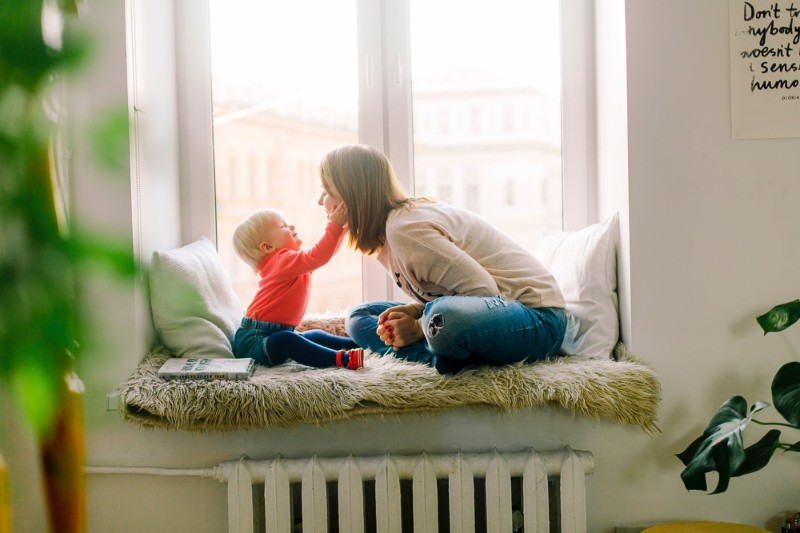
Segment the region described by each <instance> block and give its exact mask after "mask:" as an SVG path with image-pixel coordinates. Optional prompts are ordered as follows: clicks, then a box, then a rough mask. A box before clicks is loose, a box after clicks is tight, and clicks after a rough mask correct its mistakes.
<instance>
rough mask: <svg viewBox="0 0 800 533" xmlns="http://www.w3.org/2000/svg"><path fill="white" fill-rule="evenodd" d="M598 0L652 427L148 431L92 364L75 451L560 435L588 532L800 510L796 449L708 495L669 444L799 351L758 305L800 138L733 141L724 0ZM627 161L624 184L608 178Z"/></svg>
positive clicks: (119, 493)
mask: <svg viewBox="0 0 800 533" xmlns="http://www.w3.org/2000/svg"><path fill="white" fill-rule="evenodd" d="M597 3H598V6H597V13H598V20H599V26H598V29H597V37H598V39H599V40H600V44H601V46H600V47H599V48H598V57H597V67H598V71H599V75H598V87H599V94H600V98H601V101H600V107H599V109H598V117H597V120H598V132H599V133H600V135H598V138H599V142H598V152H599V155H598V172H599V173H600V177H601V184H602V191H601V201H600V206H599V209H600V211H601V217H602V216H603V215H604V214H607V213H609V212H611V211H614V210H620V211H621V212H622V213H623V217H622V220H623V241H624V242H623V254H622V256H623V257H624V258H629V264H628V265H625V268H624V271H627V272H630V276H629V279H627V280H624V284H623V286H624V290H625V291H626V293H627V294H626V296H625V302H626V303H625V304H624V305H625V306H627V307H628V310H629V312H630V320H629V322H628V323H626V325H625V329H624V332H625V335H626V340H628V342H629V343H630V348H631V349H632V351H633V352H634V353H637V354H639V355H640V357H642V358H644V359H645V360H647V361H649V362H650V363H651V364H652V365H653V366H654V367H655V368H656V369H657V371H658V372H659V374H660V375H661V377H662V379H663V386H664V391H663V395H664V398H663V407H662V410H661V425H662V428H663V430H664V431H663V433H662V434H660V435H657V436H652V437H651V436H648V435H645V434H643V433H642V432H641V431H639V430H638V429H636V428H629V427H623V426H620V425H617V424H612V423H610V422H605V421H592V420H587V419H584V418H581V417H577V418H574V419H573V418H572V417H571V415H570V414H568V413H565V412H562V411H560V410H535V411H521V412H514V413H508V414H498V413H495V412H492V411H486V410H478V409H458V410H453V411H449V412H445V413H439V414H434V415H408V416H402V417H385V418H376V419H367V420H354V421H348V422H343V423H337V424H330V425H326V426H323V427H299V428H289V429H282V430H275V431H252V432H232V433H224V434H204V435H200V434H193V433H187V432H179V431H152V430H144V429H140V428H138V427H136V426H132V425H130V424H127V423H123V422H122V421H121V420H120V419H119V416H118V415H117V414H116V413H113V412H105V411H104V404H103V402H102V397H103V395H104V393H105V389H104V387H105V381H104V380H100V381H99V384H98V383H95V382H92V383H89V385H90V394H89V396H88V397H87V416H88V420H89V423H90V428H89V457H88V462H89V463H90V464H92V465H96V466H99V465H143V466H166V467H202V466H210V465H213V464H215V463H217V462H219V461H223V460H228V459H233V458H236V457H238V456H239V455H240V454H242V453H245V454H247V455H249V456H250V457H253V458H256V459H259V458H267V457H270V456H274V455H275V454H277V453H281V454H283V455H286V456H289V457H294V456H302V455H308V454H310V453H312V452H318V453H320V454H323V455H324V454H339V453H342V452H343V451H353V452H356V453H381V452H383V451H386V450H390V451H394V452H401V453H402V452H408V451H412V450H419V449H423V448H424V449H427V450H428V451H431V452H438V451H452V450H454V449H456V448H458V447H462V448H464V449H467V450H479V449H485V448H491V447H495V446H497V447H498V448H503V449H518V448H522V447H525V446H531V445H532V446H535V447H538V448H541V449H552V448H557V447H559V446H561V445H563V444H566V443H568V444H570V445H571V446H573V447H574V448H577V449H586V450H591V451H593V452H594V454H595V473H594V475H593V476H591V477H590V478H589V482H588V498H587V499H588V506H589V509H588V511H589V523H590V531H592V532H610V531H613V529H612V528H613V527H614V526H616V525H633V524H649V523H652V522H655V521H658V520H667V519H676V518H693V519H707V520H728V521H740V522H746V523H750V524H754V525H760V526H766V525H769V526H770V527H771V528H772V529H773V530H777V529H778V527H777V520H778V519H777V516H778V515H779V514H780V513H783V512H786V511H790V510H797V509H798V507H799V506H800V502H798V501H797V499H796V493H797V491H796V488H797V481H796V480H797V479H798V474H800V465H799V464H798V461H797V458H795V457H792V456H780V455H779V456H778V457H776V458H775V459H773V462H774V463H775V464H772V465H770V466H768V467H767V469H766V470H765V471H763V472H760V473H757V474H755V475H751V476H748V477H745V478H741V479H736V480H734V482H733V483H732V485H731V488H730V489H729V490H728V492H727V493H725V494H723V495H717V496H708V495H704V494H701V493H687V492H686V491H685V489H684V488H683V485H682V483H681V481H680V479H679V477H678V475H679V472H680V470H681V465H680V462H679V461H678V460H677V459H676V458H675V457H674V456H673V455H674V454H675V453H677V452H679V451H681V450H682V449H683V448H684V447H685V446H686V445H687V444H688V443H689V442H690V441H691V440H692V439H693V438H694V437H695V436H696V435H697V434H699V433H700V432H701V431H702V429H703V427H704V425H705V423H706V422H707V420H708V418H709V417H710V415H711V414H712V412H713V411H714V410H715V409H716V407H717V406H718V405H719V404H720V403H722V401H724V400H725V399H727V398H728V397H729V396H731V395H733V394H735V393H741V394H743V395H744V396H745V397H746V398H747V399H748V400H749V401H751V402H752V401H755V400H756V399H769V390H768V388H769V382H770V380H771V377H772V374H773V373H774V371H775V370H776V369H777V368H778V367H779V366H780V365H781V364H782V363H783V362H785V361H788V360H790V359H793V358H797V356H798V347H799V346H800V345H799V344H798V343H799V342H800V329H798V330H794V331H793V330H790V331H789V332H785V333H783V334H778V335H770V336H767V337H763V336H762V335H761V334H760V333H759V330H758V329H757V326H756V324H755V322H754V320H753V317H754V316H756V315H757V314H759V313H760V312H763V311H764V310H766V309H768V308H769V307H770V306H771V305H773V304H775V303H778V302H781V301H785V300H789V299H793V298H795V297H796V296H797V294H796V290H797V282H796V273H795V270H796V265H797V264H798V261H799V260H800V250H799V249H798V246H797V242H800V240H799V239H798V237H800V236H799V235H798V231H800V230H798V224H797V223H796V222H795V220H794V218H793V216H794V215H795V213H796V208H795V204H796V201H797V199H798V198H800V179H797V172H796V170H795V155H794V154H796V153H798V151H800V141H798V139H787V140H752V141H732V140H731V139H730V125H729V124H730V109H729V106H730V101H729V87H728V76H729V73H728V67H727V65H728V40H727V25H728V14H727V4H728V2H727V0H705V1H703V2H697V1H696V0H669V1H667V0H660V1H656V0H629V1H627V2H624V0H598V2H597ZM117 15H118V12H117V13H116V14H115V16H117ZM620 33H622V34H620ZM623 37H624V39H623ZM623 51H627V58H625V57H624V55H625V54H623V53H622V52H623ZM625 66H627V83H626V80H625V76H624V68H625ZM115 72H116V71H115ZM115 75H119V74H118V73H117V74H115ZM615 89H618V90H615ZM626 101H627V113H625V105H624V104H625V102H626ZM620 143H621V144H620ZM626 171H627V172H628V176H629V181H628V187H627V189H626V188H624V187H620V186H619V183H620V181H619V180H618V179H617V178H618V177H619V176H621V175H624V173H625V172H626ZM611 185H613V186H611ZM126 194H128V195H129V194H130V192H127V193H125V192H123V191H117V192H116V193H115V192H111V193H108V192H107V191H106V192H104V195H105V196H104V197H103V198H101V197H99V196H98V195H97V193H95V192H93V191H91V190H89V189H82V192H81V197H82V198H81V199H79V205H85V206H87V207H86V209H89V210H91V211H94V209H93V208H92V209H90V207H89V206H90V205H94V204H97V203H100V202H101V201H103V202H104V201H108V198H107V197H111V198H116V200H115V201H122V202H123V203H124V197H125V195H126ZM129 200H130V199H129ZM115 205H118V204H115ZM125 213H126V212H125V211H124V210H120V213H119V216H120V220H121V219H123V218H124V219H126V220H127V218H128V217H129V215H127V214H125ZM626 221H627V223H626ZM628 235H629V239H628V238H627V236H628ZM783 265H786V266H783ZM115 298H116V299H115V300H109V298H105V297H98V304H103V305H104V306H105V308H106V309H108V308H118V309H120V312H118V313H116V314H112V315H111V316H112V319H111V320H112V321H115V322H116V323H117V324H116V327H115V329H114V331H118V332H120V333H123V332H125V331H126V330H125V328H126V327H128V326H129V324H128V322H127V321H128V320H129V317H130V315H131V313H132V312H133V311H129V310H130V309H133V308H134V307H135V306H134V303H133V302H134V299H133V297H132V296H130V295H126V294H123V295H120V296H118V297H115ZM121 339H122V341H123V342H120V343H119V345H118V346H116V351H115V350H114V349H110V350H108V351H107V352H105V353H104V354H103V355H104V357H105V358H107V360H109V361H114V360H122V361H124V364H118V365H116V367H115V372H117V373H123V372H125V371H126V368H125V367H126V366H127V364H128V361H129V360H130V358H131V357H132V355H131V350H132V348H131V347H130V346H128V345H125V344H123V343H124V342H126V341H127V338H126V336H125V335H122V336H121ZM763 418H770V417H769V415H765V416H764V417H763ZM792 438H794V440H797V439H796V437H795V436H790V437H788V439H787V440H791V439H792ZM14 442H16V443H17V447H16V450H14V449H12V452H11V454H10V460H9V463H10V467H11V468H12V470H14V469H15V468H16V473H15V472H13V471H12V474H13V475H14V476H15V478H14V480H13V481H14V482H15V484H16V486H19V487H23V488H22V489H21V490H22V491H23V492H24V493H25V494H26V499H25V501H21V499H20V497H15V500H14V504H15V506H16V507H15V520H16V522H17V524H25V525H28V524H31V523H34V522H35V516H36V515H35V513H37V512H38V510H39V509H40V507H37V504H36V503H35V502H31V501H28V499H29V497H30V496H31V495H33V494H35V490H33V489H32V488H31V487H32V486H35V480H33V481H31V476H30V475H27V476H26V472H25V471H20V469H21V468H22V466H26V465H27V463H26V462H25V461H24V460H23V458H24V457H29V456H30V454H29V449H27V448H26V446H29V444H26V442H25V439H24V436H22V437H17V438H16V440H15V441H14ZM15 454H16V455H15ZM15 457H19V458H20V460H19V461H16V460H15ZM15 463H16V465H17V466H15ZM712 483H713V480H712ZM89 497H90V529H89V530H90V531H92V532H105V531H120V532H125V531H131V532H139V531H148V532H159V531H164V532H167V531H196V532H218V531H221V530H223V529H224V527H225V524H226V516H225V511H224V505H225V490H224V487H223V486H222V485H219V484H217V483H216V482H214V481H211V480H192V479H167V478H145V477H137V476H123V477H113V476H91V477H90V479H89ZM178 498H180V501H181V506H180V508H181V512H180V514H175V513H174V512H173V511H172V510H170V511H167V510H166V507H167V506H166V505H165V504H167V503H169V504H170V509H174V504H175V502H176V501H177V500H178ZM17 530H19V531H28V530H37V529H36V528H33V529H30V528H28V527H23V526H20V527H17Z"/></svg>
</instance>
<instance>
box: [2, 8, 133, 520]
mask: <svg viewBox="0 0 800 533" xmlns="http://www.w3.org/2000/svg"><path fill="white" fill-rule="evenodd" d="M75 13H77V6H76V4H75V1H74V0H72V1H69V0H58V2H56V1H52V2H47V1H46V2H42V1H41V0H38V1H37V0H15V1H12V2H0V346H2V349H0V385H3V386H4V387H5V388H7V390H8V391H9V392H10V396H11V399H12V403H13V404H14V406H15V407H17V408H19V410H20V411H21V412H22V413H23V414H24V415H25V416H24V418H25V419H26V420H27V421H28V422H29V423H30V425H31V427H32V429H33V432H34V434H35V436H36V439H37V442H38V445H39V455H40V459H41V462H42V472H43V475H44V480H43V485H44V489H45V496H46V501H47V504H48V509H49V512H50V523H51V528H52V530H53V531H63V532H79V531H83V530H84V529H85V517H84V514H85V496H84V491H83V462H84V458H83V451H84V450H83V428H82V416H81V408H80V407H81V406H80V401H81V398H80V393H81V391H82V384H81V383H80V380H79V379H78V378H77V377H76V376H75V375H74V367H75V362H76V360H77V359H78V358H79V357H80V356H81V350H82V346H85V345H86V342H85V341H86V340H87V339H88V338H89V337H90V332H91V331H90V324H88V323H87V320H85V318H84V314H83V309H84V307H85V305H84V302H82V301H81V290H80V285H81V283H80V276H79V273H80V272H81V271H82V270H84V269H85V267H87V266H88V265H89V264H91V263H95V262H97V261H98V260H100V261H101V262H103V263H104V264H111V265H113V266H114V267H115V269H117V270H118V271H120V272H122V273H124V274H125V275H132V274H133V273H134V272H135V265H134V261H133V258H132V253H131V250H128V249H126V248H125V247H124V246H120V245H119V244H117V243H115V242H114V240H113V239H108V238H102V239H101V238H98V237H97V236H93V237H89V236H88V232H86V231H82V228H77V227H75V225H74V224H73V223H72V222H71V221H70V220H69V217H68V209H64V208H65V207H68V201H67V200H64V198H65V194H66V193H65V191H64V190H63V187H62V188H60V187H59V183H58V180H56V179H55V176H56V174H57V173H56V172H55V170H54V169H56V168H57V162H56V160H55V158H54V157H53V154H54V147H55V143H54V139H58V138H59V126H60V125H61V124H60V123H59V122H60V121H61V120H63V119H64V117H63V116H60V117H59V116H57V115H58V114H57V113H56V114H55V115H54V113H53V112H52V110H53V109H54V108H57V107H58V106H57V105H56V106H54V105H53V103H54V102H53V94H52V89H53V86H54V82H58V81H59V80H62V79H64V76H65V74H66V73H67V72H69V71H70V70H71V69H73V68H74V67H76V66H77V65H79V64H80V63H81V62H82V60H83V59H84V58H85V57H86V55H87V54H86V52H87V50H88V49H89V47H88V45H87V41H86V40H85V39H83V38H82V37H81V36H79V35H77V34H75V33H73V34H69V32H64V31H63V29H64V23H65V20H64V19H65V16H70V15H71V14H75ZM104 133H105V134H109V132H108V130H106V131H105V132H104ZM118 133H119V132H118ZM121 133H122V134H124V135H125V138H126V139H127V124H125V125H124V128H123V129H122V132H121ZM112 136H113V134H112ZM62 186H63V184H62ZM0 453H2V451H1V450H0ZM4 477H5V475H4V469H3V467H2V461H0V529H3V528H6V527H10V526H9V525H8V524H9V522H10V520H9V518H8V515H9V511H8V502H7V498H8V496H7V491H6V489H5V487H4V486H3V485H4V484H5V480H4V479H3V478H4Z"/></svg>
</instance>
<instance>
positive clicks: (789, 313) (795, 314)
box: [756, 300, 800, 335]
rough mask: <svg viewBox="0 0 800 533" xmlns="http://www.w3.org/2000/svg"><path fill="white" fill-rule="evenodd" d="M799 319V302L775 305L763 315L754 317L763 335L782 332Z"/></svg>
mask: <svg viewBox="0 0 800 533" xmlns="http://www.w3.org/2000/svg"><path fill="white" fill-rule="evenodd" d="M798 319H800V300H794V301H792V302H786V303H785V304H780V305H776V306H775V307H773V308H772V309H770V310H769V311H767V312H766V313H764V314H763V315H761V316H759V317H756V320H757V321H758V324H759V325H760V326H761V329H763V330H764V335H766V334H767V333H770V332H777V331H783V330H785V329H786V328H788V327H789V326H791V325H792V324H794V323H795V322H797V320H798Z"/></svg>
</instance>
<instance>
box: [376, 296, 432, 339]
mask: <svg viewBox="0 0 800 533" xmlns="http://www.w3.org/2000/svg"><path fill="white" fill-rule="evenodd" d="M421 316H422V310H421V309H419V308H418V307H416V306H414V305H411V304H407V305H398V306H396V307H390V308H389V309H387V310H386V311H384V312H383V313H381V314H380V316H378V329H377V330H376V332H377V334H378V336H379V337H380V338H381V340H382V341H383V342H384V344H386V346H391V347H393V348H394V349H395V350H397V349H398V348H402V347H403V346H408V345H409V344H414V343H415V342H417V341H420V340H422V338H423V337H424V336H425V335H424V333H423V332H422V326H421V325H420V323H419V318H420V317H421Z"/></svg>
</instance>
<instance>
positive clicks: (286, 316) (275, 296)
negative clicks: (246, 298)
mask: <svg viewBox="0 0 800 533" xmlns="http://www.w3.org/2000/svg"><path fill="white" fill-rule="evenodd" d="M343 235H344V228H343V227H342V226H340V225H338V224H335V223H333V222H328V225H327V226H326V227H325V234H324V235H323V236H322V238H321V239H320V240H319V242H318V243H317V244H315V245H314V246H313V247H312V248H311V249H309V250H292V249H289V248H282V249H280V250H275V251H274V252H272V253H270V254H267V256H266V257H265V258H264V259H263V260H262V261H261V263H260V264H259V265H258V275H259V277H260V279H259V281H258V291H257V292H256V295H255V297H254V298H253V301H252V302H251V303H250V306H249V307H248V308H247V312H246V313H245V316H247V317H248V318H252V319H255V320H259V321H261V322H276V323H278V324H286V325H289V326H297V325H298V324H299V323H300V321H301V320H302V319H303V315H304V314H305V312H306V308H307V307H308V296H309V293H310V290H311V272H313V271H314V270H316V269H318V268H319V267H321V266H322V265H324V264H325V263H327V262H328V261H330V260H331V257H333V254H334V253H336V250H338V249H339V245H340V244H341V242H342V236H343Z"/></svg>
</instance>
